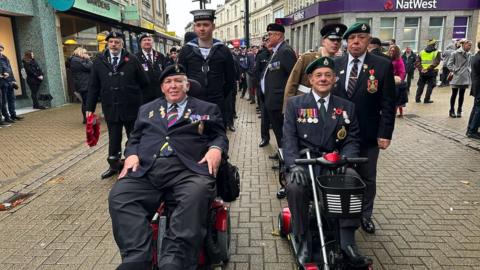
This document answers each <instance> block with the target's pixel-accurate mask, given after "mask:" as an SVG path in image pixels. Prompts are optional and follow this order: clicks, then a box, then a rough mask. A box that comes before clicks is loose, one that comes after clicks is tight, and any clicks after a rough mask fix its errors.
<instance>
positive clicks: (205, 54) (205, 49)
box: [199, 47, 211, 60]
mask: <svg viewBox="0 0 480 270" xmlns="http://www.w3.org/2000/svg"><path fill="white" fill-rule="evenodd" d="M199 49H200V52H201V53H202V56H203V59H205V60H207V57H208V55H209V54H210V49H211V48H200V47H199Z"/></svg>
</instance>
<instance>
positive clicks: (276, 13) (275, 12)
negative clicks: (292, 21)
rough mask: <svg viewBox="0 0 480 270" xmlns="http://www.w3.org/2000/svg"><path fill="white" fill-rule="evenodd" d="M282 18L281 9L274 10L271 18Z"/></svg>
mask: <svg viewBox="0 0 480 270" xmlns="http://www.w3.org/2000/svg"><path fill="white" fill-rule="evenodd" d="M283 17H284V12H283V8H282V9H279V10H276V11H274V12H273V18H274V19H276V18H283Z"/></svg>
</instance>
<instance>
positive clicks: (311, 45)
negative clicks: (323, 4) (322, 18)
mask: <svg viewBox="0 0 480 270" xmlns="http://www.w3.org/2000/svg"><path fill="white" fill-rule="evenodd" d="M314 28H315V23H311V24H310V32H309V33H308V40H309V41H310V48H309V49H314V48H315V42H314V40H313V29H314Z"/></svg>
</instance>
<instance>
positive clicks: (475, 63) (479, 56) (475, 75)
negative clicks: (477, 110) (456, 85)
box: [470, 52, 480, 98]
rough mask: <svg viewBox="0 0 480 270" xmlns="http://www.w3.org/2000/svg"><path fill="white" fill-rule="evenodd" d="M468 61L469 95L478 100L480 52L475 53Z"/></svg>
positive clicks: (479, 89)
mask: <svg viewBox="0 0 480 270" xmlns="http://www.w3.org/2000/svg"><path fill="white" fill-rule="evenodd" d="M470 61H471V65H472V73H471V76H472V88H471V90H470V91H471V92H470V94H471V95H472V96H474V97H476V98H478V97H480V52H477V53H476V54H475V55H474V56H473V57H472V58H471V59H470Z"/></svg>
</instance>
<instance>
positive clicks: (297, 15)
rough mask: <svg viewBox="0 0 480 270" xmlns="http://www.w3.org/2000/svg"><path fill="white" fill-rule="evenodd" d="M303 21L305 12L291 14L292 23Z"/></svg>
mask: <svg viewBox="0 0 480 270" xmlns="http://www.w3.org/2000/svg"><path fill="white" fill-rule="evenodd" d="M303 19H305V11H304V10H302V11H299V12H297V13H295V14H293V20H294V21H299V20H303Z"/></svg>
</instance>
